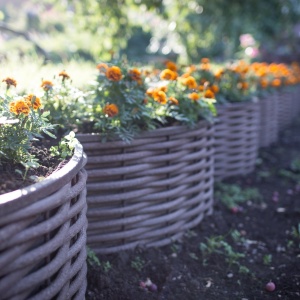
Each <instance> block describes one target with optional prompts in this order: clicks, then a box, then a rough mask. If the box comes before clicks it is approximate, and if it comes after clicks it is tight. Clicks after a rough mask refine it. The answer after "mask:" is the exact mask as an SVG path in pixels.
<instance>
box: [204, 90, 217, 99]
mask: <svg viewBox="0 0 300 300" xmlns="http://www.w3.org/2000/svg"><path fill="white" fill-rule="evenodd" d="M204 97H205V98H209V99H213V98H215V94H214V92H213V91H212V90H209V89H208V90H206V91H205V93H204Z"/></svg>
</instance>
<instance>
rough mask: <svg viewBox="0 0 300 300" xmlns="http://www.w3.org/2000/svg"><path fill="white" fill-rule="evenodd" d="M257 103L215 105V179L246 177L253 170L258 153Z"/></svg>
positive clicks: (258, 119)
mask: <svg viewBox="0 0 300 300" xmlns="http://www.w3.org/2000/svg"><path fill="white" fill-rule="evenodd" d="M259 108H260V107H259V103H258V102H243V103H228V104H223V105H217V110H218V116H217V120H216V124H215V179H216V180H221V179H224V178H227V177H230V176H236V175H246V174H248V173H250V172H252V171H253V170H254V167H255V162H256V159H257V152H258V138H259V122H260V109H259Z"/></svg>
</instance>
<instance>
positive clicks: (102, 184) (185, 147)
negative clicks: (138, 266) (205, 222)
mask: <svg viewBox="0 0 300 300" xmlns="http://www.w3.org/2000/svg"><path fill="white" fill-rule="evenodd" d="M213 133H214V128H213V126H212V125H209V124H207V123H206V122H202V123H201V124H200V125H199V126H198V127H197V128H195V129H189V128H187V127H185V126H173V127H169V128H162V129H157V130H154V131H153V132H148V133H145V134H143V135H141V136H140V137H138V138H136V139H134V140H133V141H132V143H130V144H124V143H123V142H120V141H117V142H107V143H101V142H100V141H99V136H98V135H78V136H77V137H78V138H79V140H80V141H81V143H82V144H83V146H84V150H85V152H86V153H87V155H88V163H87V165H86V169H87V172H88V183H87V191H88V196H87V201H88V213H87V216H88V222H89V225H88V245H89V246H90V247H91V248H92V249H93V250H94V251H95V252H96V253H113V252H116V251H120V250H126V249H132V248H134V247H136V246H141V247H159V246H163V245H166V244H169V243H171V242H173V241H174V240H176V239H178V238H179V237H180V236H182V234H183V233H184V232H185V231H186V230H187V229H189V228H192V227H194V226H196V225H197V224H198V223H199V222H200V221H201V220H202V218H203V217H204V215H205V214H208V213H211V211H212V204H213V152H214V149H213V143H214V139H213Z"/></svg>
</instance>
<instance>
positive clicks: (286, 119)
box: [277, 90, 295, 131]
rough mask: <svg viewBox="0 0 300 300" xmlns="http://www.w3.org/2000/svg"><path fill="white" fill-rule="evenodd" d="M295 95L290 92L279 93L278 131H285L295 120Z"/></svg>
mask: <svg viewBox="0 0 300 300" xmlns="http://www.w3.org/2000/svg"><path fill="white" fill-rule="evenodd" d="M294 109H295V108H294V107H293V93H292V91H290V90H285V91H281V92H279V93H278V117H277V119H278V130H279V131H281V130H283V129H285V128H286V127H287V126H288V125H289V124H290V123H291V122H292V120H293V110H294Z"/></svg>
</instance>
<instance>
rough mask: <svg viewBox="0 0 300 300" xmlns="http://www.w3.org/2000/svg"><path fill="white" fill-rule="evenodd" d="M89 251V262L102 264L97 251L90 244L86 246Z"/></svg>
mask: <svg viewBox="0 0 300 300" xmlns="http://www.w3.org/2000/svg"><path fill="white" fill-rule="evenodd" d="M86 251H87V262H88V264H89V265H91V266H98V267H100V266H101V263H100V260H99V258H98V257H97V255H96V253H95V252H94V251H93V250H92V249H91V248H90V247H88V246H86Z"/></svg>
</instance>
